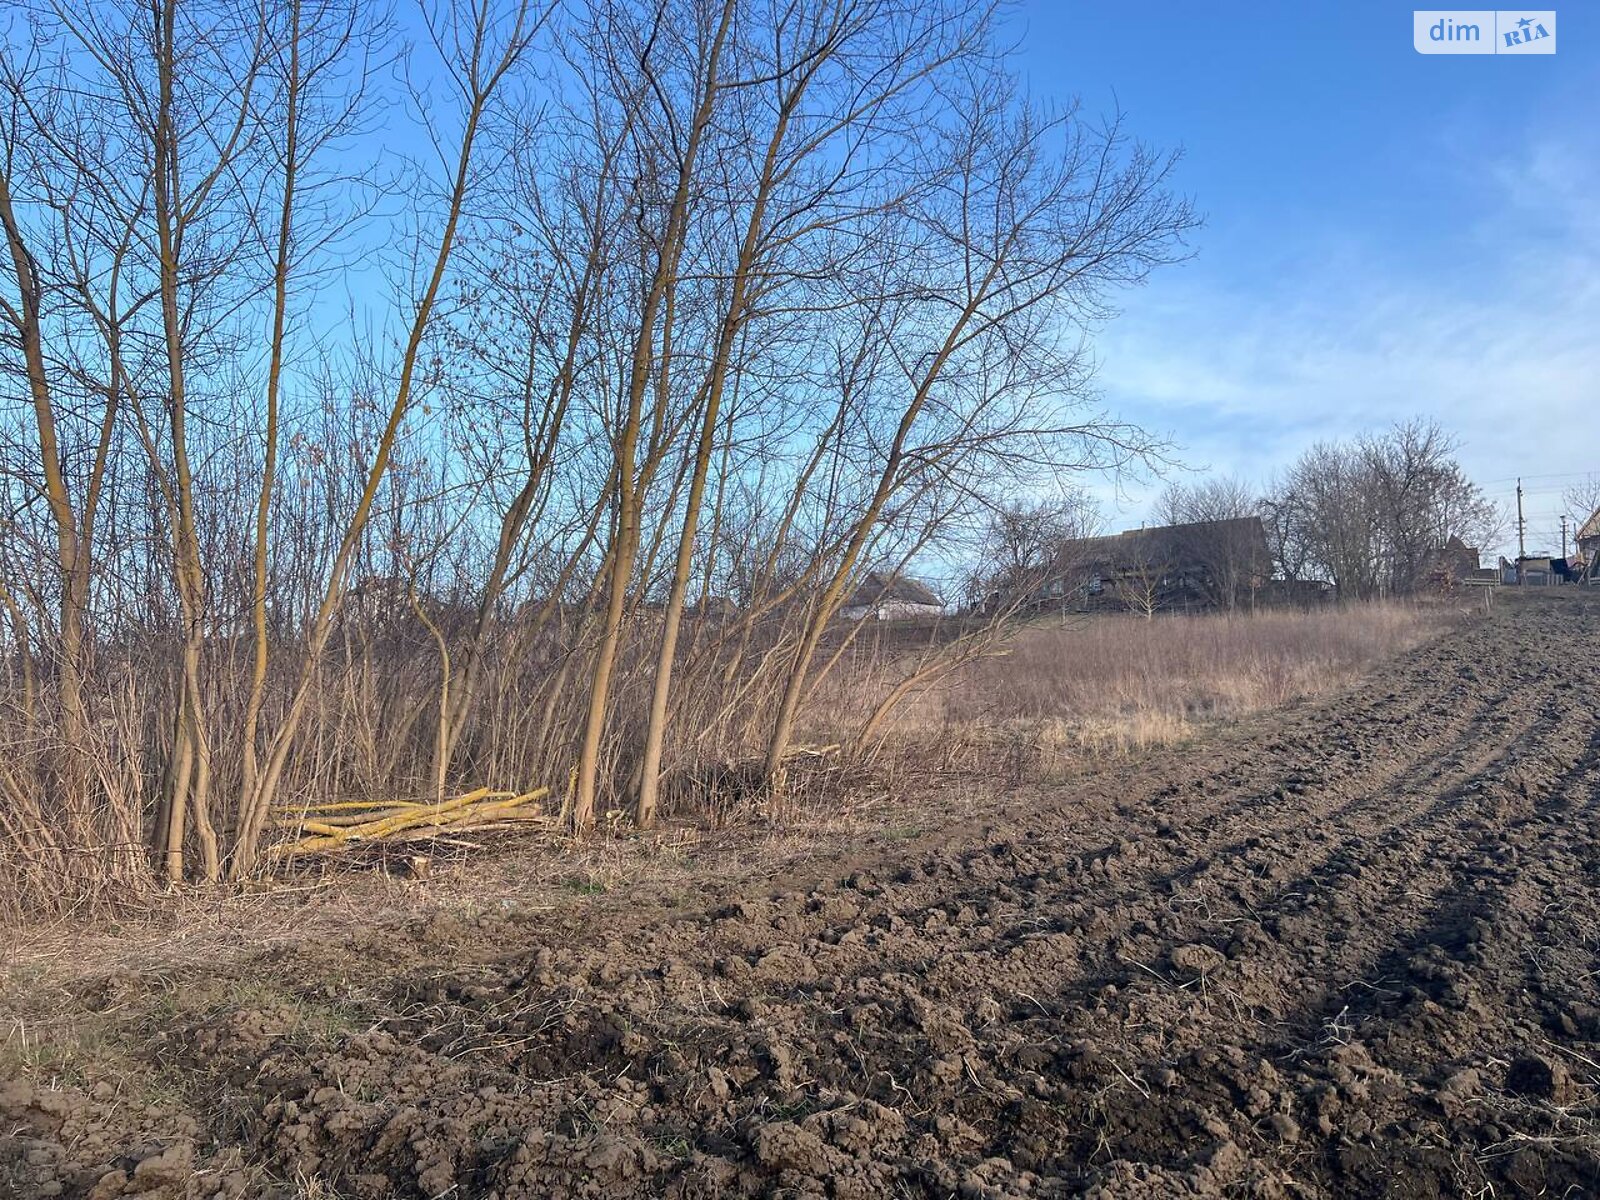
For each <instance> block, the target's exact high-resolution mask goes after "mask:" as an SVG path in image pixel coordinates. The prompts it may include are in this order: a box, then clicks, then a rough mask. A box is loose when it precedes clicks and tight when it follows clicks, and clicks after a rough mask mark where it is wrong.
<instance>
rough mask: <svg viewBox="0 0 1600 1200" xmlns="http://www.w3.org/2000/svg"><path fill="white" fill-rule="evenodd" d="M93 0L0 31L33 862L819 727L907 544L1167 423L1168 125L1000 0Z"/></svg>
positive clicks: (710, 752) (16, 703)
mask: <svg viewBox="0 0 1600 1200" xmlns="http://www.w3.org/2000/svg"><path fill="white" fill-rule="evenodd" d="M375 12H376V10H374V9H373V8H372V7H371V6H367V5H364V4H361V3H359V2H358V0H283V2H282V3H278V4H271V5H256V4H250V3H245V2H243V0H138V2H136V0H90V3H88V4H87V5H84V4H79V5H70V6H69V5H67V4H64V3H59V2H54V0H37V2H35V3H30V4H26V5H23V6H20V7H14V8H13V9H12V10H10V11H9V12H8V14H7V15H6V16H5V17H4V18H0V19H3V20H4V21H5V22H7V28H6V33H5V39H4V45H3V48H0V229H3V232H4V238H5V247H4V254H3V255H0V268H3V270H0V504H3V509H0V670H3V672H4V675H3V679H0V688H3V692H0V706H3V711H0V823H3V846H4V849H3V851H0V862H3V863H4V865H5V868H6V869H8V870H11V871H13V872H16V873H17V875H18V878H19V879H22V880H23V881H24V882H26V881H28V880H31V881H33V883H34V884H35V885H40V881H51V880H54V881H66V886H62V885H61V884H60V883H59V882H57V883H55V884H50V883H45V884H43V885H42V886H43V887H44V889H45V890H50V891H54V892H55V893H56V894H63V895H64V894H70V893H72V892H73V889H74V887H77V886H79V885H81V886H83V887H89V886H98V885H101V884H105V883H111V884H115V885H117V886H125V885H134V884H136V883H137V882H138V880H139V879H141V878H142V877H143V876H144V875H145V874H146V873H147V872H148V869H149V865H150V863H151V861H152V858H153V860H154V861H155V862H156V863H157V864H158V866H159V868H160V870H161V871H162V872H163V873H164V874H165V876H166V877H167V878H169V879H171V880H174V881H176V880H181V879H185V878H193V877H197V876H198V877H203V878H206V879H220V878H224V877H229V876H231V877H235V878H237V877H240V876H242V875H244V874H246V873H248V872H250V871H252V870H254V869H255V868H256V866H257V864H258V862H259V859H260V854H261V849H262V846H263V839H264V837H265V835H266V831H267V830H268V828H269V822H270V816H271V814H272V813H273V812H274V811H276V810H279V809H281V808H282V807H284V806H285V805H292V804H293V803H294V802H295V801H297V800H303V799H304V798H306V797H309V796H326V795H328V794H358V795H382V794H414V793H422V794H439V793H442V792H444V791H445V790H446V789H448V788H451V787H453V786H456V785H458V784H459V783H461V782H463V781H466V780H473V781H478V780H488V779H493V780H494V781H495V782H497V783H498V784H500V785H503V786H513V781H515V784H514V785H515V786H522V785H523V784H524V783H530V782H534V781H538V782H550V783H553V784H555V785H556V788H557V791H558V794H564V795H565V797H566V805H567V812H568V816H569V817H570V820H571V821H572V823H573V824H574V825H575V826H576V827H577V828H579V829H582V828H584V827H586V826H588V825H589V824H591V823H592V822H593V821H594V820H595V815H596V812H597V810H599V809H600V808H602V807H606V808H611V807H616V808H622V807H631V808H632V810H633V811H634V813H635V814H636V816H637V819H638V820H639V821H640V822H641V823H646V824H647V823H649V822H650V821H651V820H652V819H653V817H654V815H655V812H656V808H657V804H658V802H659V799H658V798H659V795H660V781H661V780H662V778H663V777H664V776H665V775H667V774H668V773H670V771H671V770H672V768H673V766H674V764H682V763H692V762H694V761H696V760H697V759H698V758H704V757H712V756H718V755H728V754H735V753H746V752H749V753H753V754H756V755H758V756H759V758H760V759H761V761H762V762H764V764H765V773H766V774H767V776H768V777H769V778H770V779H772V780H774V781H777V780H779V779H780V778H781V773H782V769H783V763H784V760H785V756H786V753H787V751H788V749H789V746H790V743H791V741H792V740H793V738H794V737H795V735H796V729H797V727H799V725H800V723H801V722H802V720H803V710H804V706H805V703H806V699H807V696H808V695H809V694H810V693H811V692H812V690H813V689H814V688H815V687H816V685H817V682H818V680H819V678H821V677H822V676H824V675H825V674H826V672H827V671H828V669H829V667H830V665H831V663H832V662H834V661H837V656H838V653H839V648H838V646H837V645H836V642H837V641H838V639H837V638H836V637H833V635H831V634H830V628H831V627H832V626H831V622H832V618H833V617H834V614H835V612H836V610H837V609H838V607H839V605H840V603H841V602H842V600H843V598H844V597H846V596H847V595H848V594H849V590H850V589H851V587H852V586H853V585H854V583H855V581H856V580H857V578H858V577H859V576H860V574H861V573H862V572H863V571H864V570H865V569H867V568H868V567H869V566H873V567H877V568H883V567H885V566H887V567H889V568H891V569H892V568H894V567H896V566H898V565H901V564H904V563H905V562H907V561H909V560H910V558H911V557H912V556H914V555H916V554H918V553H919V552H923V551H926V550H928V549H929V548H931V547H934V546H936V545H938V544H939V543H940V540H941V539H944V538H947V537H952V536H955V535H956V531H959V530H961V529H971V528H973V527H974V522H976V521H978V520H979V514H980V513H981V512H983V511H984V510H985V508H986V506H987V505H988V504H989V503H990V498H991V497H993V496H995V495H997V494H1003V493H1004V492H1005V491H1006V490H1007V489H1008V488H1016V487H1023V486H1031V485H1032V484H1034V483H1036V482H1037V481H1038V480H1039V479H1040V478H1041V477H1044V476H1050V477H1059V475H1060V474H1061V473H1063V472H1066V471H1070V470H1073V469H1078V468H1083V467H1099V466H1105V465H1108V464H1114V463H1116V462H1119V461H1122V460H1124V459H1126V458H1127V457H1128V456H1129V455H1136V454H1138V453H1139V452H1140V451H1141V448H1142V443H1141V441H1140V437H1139V435H1138V433H1137V431H1135V430H1130V429H1127V428H1125V427H1122V426H1119V425H1117V424H1115V423H1113V422H1110V421H1107V420H1105V419H1104V418H1103V417H1102V416H1100V415H1099V414H1098V413H1097V412H1095V411H1094V410H1093V409H1092V408H1091V407H1090V406H1089V405H1088V401H1087V392H1086V389H1085V386H1084V385H1085V376H1086V369H1085V360H1084V357H1083V354H1082V349H1081V347H1082V338H1083V334H1084V331H1085V330H1086V329H1087V328H1090V327H1092V325H1093V324H1094V323H1095V322H1096V321H1097V320H1099V319H1101V318H1103V317H1104V316H1105V315H1106V314H1107V311H1108V310H1107V301H1108V299H1109V297H1110V295H1111V293H1112V291H1113V290H1114V289H1116V288H1118V287H1121V286H1125V285H1127V284H1130V283H1134V282H1137V281H1138V280H1139V279H1141V278H1142V277H1143V276H1144V275H1145V273H1146V272H1148V271H1149V270H1150V269H1151V268H1152V267H1153V266H1155V265H1156V264H1158V263H1161V262H1163V261H1166V260H1168V259H1169V258H1171V257H1172V256H1173V255H1174V254H1175V253H1177V252H1178V251H1179V250H1180V248H1181V238H1182V236H1183V234H1184V232H1185V231H1186V230H1187V229H1188V228H1189V227H1190V226H1191V224H1192V221H1193V218H1192V216H1191V213H1190V211H1189V209H1188V208H1187V206H1186V205H1185V204H1184V203H1183V202H1182V201H1181V200H1178V199H1175V198H1174V197H1172V196H1171V195H1170V194H1169V193H1168V191H1167V190H1166V182H1165V181H1166V177H1167V173H1168V171H1169V169H1170V165H1171V164H1170V160H1169V159H1167V158H1164V157H1162V156H1159V155H1156V154H1153V153H1151V152H1150V151H1148V150H1146V149H1144V148H1143V147H1141V146H1139V145H1137V144H1135V143H1131V142H1130V141H1129V140H1128V139H1127V138H1126V137H1125V136H1124V134H1123V133H1122V131H1121V130H1120V128H1119V127H1118V126H1117V125H1116V124H1115V123H1110V124H1097V123H1094V122H1091V121H1089V120H1086V119H1085V118H1083V117H1082V116H1080V115H1079V114H1078V113H1077V112H1076V111H1074V110H1070V109H1069V110H1066V111H1051V110H1048V109H1045V108H1042V107H1040V106H1039V105H1037V104H1035V103H1033V102H1031V101H1029V100H1028V99H1026V98H1025V97H1024V96H1022V95H1021V94H1020V92H1019V91H1018V90H1017V87H1016V85H1015V83H1014V81H1013V79H1012V77H1011V76H1010V75H1009V74H1008V70H1007V64H1006V61H1005V56H1004V55H1003V53H1001V51H1000V49H999V48H998V43H997V41H996V38H995V32H994V28H993V16H994V15H993V12H992V11H991V10H990V9H989V8H988V7H987V6H986V5H984V4H981V3H973V2H971V0H935V2H934V3H925V2H921V0H919V2H916V3H913V2H911V0H823V2H822V3H800V2H798V0H793V2H788V3H785V2H784V0H776V2H767V0H762V2H758V3H751V2H750V0H590V2H588V3H575V4H573V5H572V6H570V7H566V8H556V7H545V6H542V5H539V4H536V3H534V2H533V0H425V2H424V3H423V4H422V6H421V7H420V9H418V10H417V11H416V12H414V13H405V14H402V15H401V16H400V17H399V18H397V19H392V20H391V18H389V17H387V16H377V15H374V13H375Z"/></svg>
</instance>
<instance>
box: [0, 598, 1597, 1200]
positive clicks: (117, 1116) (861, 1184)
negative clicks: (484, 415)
mask: <svg viewBox="0 0 1600 1200" xmlns="http://www.w3.org/2000/svg"><path fill="white" fill-rule="evenodd" d="M933 802H935V801H934V800H933V799H930V803H933ZM813 876H814V877H813V878H811V879H809V880H807V879H798V880H797V879H795V878H790V879H786V880H784V881H782V882H780V883H777V884H769V883H765V882H762V883H741V884H739V885H738V886H737V887H734V888H728V887H722V888H711V887H709V886H708V892H707V898H706V899H705V900H704V902H702V903H699V904H690V905H688V906H682V905H680V906H678V907H676V908H674V909H670V910H669V909H666V908H663V907H658V906H656V905H653V904H650V903H641V904H639V905H638V906H636V907H634V908H626V907H623V906H619V905H617V906H611V907H610V908H607V909H606V910H605V912H604V916H603V919H598V920H597V918H596V917H595V916H594V915H593V913H585V912H581V911H574V910H572V909H570V908H569V909H566V910H557V911H555V912H553V913H552V914H550V915H549V916H547V917H544V918H536V919H528V920H525V921H521V922H519V923H518V924H517V925H516V927H515V928H514V929H510V928H507V927H504V926H499V927H496V928H495V929H494V931H493V932H492V933H487V934H485V935H484V936H485V937H486V938H489V939H491V940H492V941H493V943H494V946H495V950H494V953H493V954H490V955H484V954H482V953H474V954H459V955H458V954H457V952H456V950H454V949H453V948H452V947H458V946H464V945H470V944H472V941H473V937H474V934H473V931H472V930H471V929H463V930H458V931H456V932H455V933H453V934H451V935H450V936H448V937H441V938H440V939H439V940H438V944H437V947H436V949H434V950H433V951H430V952H428V953H424V954H422V955H421V957H412V958H407V959H404V960H403V961H395V962H393V963H391V964H389V965H385V961H386V960H385V959H384V956H383V954H382V953H381V948H377V949H374V952H373V953H372V954H371V955H370V956H369V957H368V958H367V960H366V961H367V962H368V963H369V965H368V966H367V967H366V968H365V969H364V970H365V975H364V977H363V979H362V981H361V982H362V984H363V989H362V990H361V993H360V994H361V996H362V997H363V998H362V999H361V1000H359V1001H349V1000H340V999H339V997H340V996H345V995H347V994H348V988H346V984H347V982H348V977H349V975H350V972H351V971H352V970H355V971H357V972H358V973H359V972H361V971H362V970H363V969H362V968H359V967H356V968H353V967H352V965H351V964H352V963H359V962H361V961H362V950H363V943H362V941H361V935H360V934H359V933H355V934H352V935H351V937H350V938H349V939H347V940H346V942H345V943H344V944H341V945H339V946H336V947H334V946H318V947H307V948H306V949H305V950H304V951H303V952H302V953H300V954H298V955H297V956H296V958H295V961H296V962H297V963H298V964H300V965H299V966H297V968H296V970H297V971H301V972H303V974H302V975H301V976H300V978H301V979H302V982H303V987H302V988H301V989H300V991H299V993H298V994H297V995H295V996H293V997H292V1002H284V1001H282V1000H281V999H265V1000H262V1001H261V1002H259V1003H252V1002H250V1000H249V999H248V993H247V992H245V993H241V992H240V991H239V990H238V989H235V990H234V991H233V992H232V993H230V994H231V995H232V996H233V997H234V998H233V999H232V1000H231V1001H230V1002H229V1004H228V1005H227V1006H224V1007H221V1008H218V1009H216V1010H214V1011H208V1012H205V1013H203V1014H200V1015H196V1014H194V1013H193V1012H192V1011H189V1010H183V1011H181V1012H179V1013H178V1015H176V1016H173V1017H171V1018H170V1019H167V1018H164V1017H163V1016H162V1015H161V1014H162V1010H161V1008H160V1007H159V1005H158V1004H157V1002H156V1001H157V1000H158V999H159V995H160V993H161V992H163V991H168V992H170V991H173V990H181V989H182V988H184V987H185V986H188V984H187V983H186V980H189V981H194V980H201V979H204V978H205V977H206V973H207V969H206V967H205V966H204V965H203V964H197V965H196V966H194V967H193V968H190V969H189V970H188V972H187V974H185V973H182V972H180V973H177V974H175V975H174V974H170V973H169V974H167V975H164V976H163V977H162V978H161V979H160V980H157V981H150V980H136V981H133V982H130V981H128V980H127V979H119V980H116V981H111V982H107V983H105V984H104V985H98V986H102V987H103V990H104V993H105V994H104V995H103V996H101V995H98V994H97V993H96V991H95V987H96V986H97V985H92V984H86V985H85V995H84V1000H83V1002H84V1003H85V1005H87V1006H89V1007H94V1006H95V1005H96V1004H99V1005H100V1006H102V1007H108V1008H109V1007H111V1006H113V1005H121V1006H131V1011H136V1012H139V1013H140V1014H142V1015H141V1016H140V1017H139V1022H140V1023H139V1024H137V1025H136V1026H131V1027H130V1028H137V1029H138V1030H139V1031H141V1032H140V1037H142V1038H143V1039H144V1041H143V1042H140V1043H139V1044H138V1049H139V1052H140V1053H142V1054H144V1055H146V1056H147V1059H148V1061H149V1063H150V1071H151V1073H152V1077H153V1078H158V1079H161V1080H167V1081H170V1084H169V1092H168V1094H165V1095H163V1096H156V1097H151V1096H142V1097H140V1098H138V1099H134V1098H132V1097H130V1096H128V1095H126V1094H124V1092H123V1090H121V1088H120V1086H119V1087H118V1088H112V1087H108V1086H104V1085H102V1086H99V1087H97V1086H96V1081H95V1080H92V1079H81V1080H76V1081H57V1085H56V1086H52V1084H51V1081H50V1080H49V1079H46V1078H39V1077H35V1078H32V1079H18V1080H16V1081H14V1082H12V1083H10V1084H9V1085H0V1117H3V1120H4V1125H3V1128H0V1191H5V1192H6V1194H8V1195H16V1196H22V1197H35V1196H44V1195H54V1194H63V1193H64V1194H66V1195H92V1196H94V1197H96V1198H97V1200H98V1198H104V1197H111V1196H119V1195H136V1194H141V1195H149V1196H164V1195H173V1196H177V1195H185V1194H193V1195H212V1194H221V1195H285V1196H293V1195H300V1194H305V1195H319V1196H330V1195H338V1196H354V1197H385V1196H395V1197H419V1196H421V1197H445V1196H449V1197H460V1198H466V1197H499V1198H502V1200H509V1198H511V1197H547V1196H549V1197H578V1196H592V1197H615V1198H619V1200H625V1198H629V1197H646V1196H669V1197H679V1198H683V1200H688V1198H690V1197H721V1196H726V1197H735V1196H740V1197H742V1196H772V1197H801V1196H816V1197H839V1198H846V1197H850V1198H863V1200H864V1198H867V1197H896V1196H898V1197H940V1198H943V1197H954V1196H960V1197H973V1198H980V1197H981V1198H991V1197H992V1198H996V1200H998V1198H1001V1197H1031V1198H1036V1200H1045V1198H1050V1197H1066V1196H1098V1197H1108V1198H1109V1197H1128V1198H1132V1197H1152V1198H1154V1197H1174V1196H1190V1195H1196V1196H1251V1197H1263V1198H1266V1197H1378V1196H1394V1197H1433V1196H1452V1197H1454V1196H1460V1197H1480V1198H1485V1200H1487V1198H1489V1197H1496V1198H1499V1197H1512V1196H1519V1197H1520V1196H1529V1197H1532V1196H1550V1197H1579V1196H1591V1197H1592V1196H1600V1124H1597V1118H1600V1112H1597V1099H1600V1092H1597V1087H1600V1065H1597V1064H1600V596H1576V595H1571V594H1564V595H1559V596H1557V595H1552V596H1549V597H1542V596H1541V597H1530V598H1528V599H1527V600H1525V601H1521V600H1520V598H1512V599H1511V600H1509V601H1508V602H1505V603H1502V604H1501V605H1500V607H1499V609H1498V610H1497V612H1496V613H1495V614H1494V615H1493V616H1491V617H1488V618H1485V619H1483V620H1480V621H1476V622H1474V623H1472V624H1470V625H1469V626H1467V627H1465V628H1463V629H1461V630H1460V631H1457V632H1454V633H1451V634H1449V635H1447V636H1445V637H1443V638H1440V639H1438V640H1435V641H1433V642H1431V643H1429V644H1428V645H1426V646H1424V647H1422V648H1421V649H1419V650H1416V651H1413V652H1411V653H1409V654H1408V655H1406V656H1404V657H1403V658H1401V659H1400V660H1398V661H1394V662H1392V663H1389V664H1386V665H1385V666H1384V667H1383V669H1382V671H1381V673H1380V674H1379V675H1378V676H1376V677H1374V678H1369V679H1368V680H1367V682H1366V683H1365V684H1364V685H1363V686H1362V687H1361V688H1359V689H1358V690H1357V691H1356V692H1354V693H1353V694H1349V695H1345V696H1343V697H1340V698H1337V699H1335V700H1333V701H1329V702H1319V703H1317V704H1311V705H1305V706H1301V707H1296V708H1293V709H1290V710H1287V711H1284V712H1279V713H1274V714H1269V715H1267V716H1264V717H1261V718H1258V719H1253V720H1250V721H1247V722H1244V723H1241V724H1238V725H1235V726H1232V727H1230V728H1226V729H1219V730H1215V731H1212V732H1209V733H1207V734H1206V735H1205V736H1203V737H1202V738H1200V739H1198V740H1197V741H1195V742H1192V743H1190V744H1188V745H1185V746H1183V747H1180V748H1176V749H1170V750H1163V751H1160V752H1157V753H1153V754H1151V755H1149V756H1148V757H1146V758H1144V759H1142V760H1137V761H1126V760H1119V761H1115V762H1106V763H1103V764H1101V765H1099V766H1096V767H1093V768H1088V769H1085V770H1083V771H1082V772H1079V773H1077V774H1075V775H1073V776H1072V777H1071V778H1069V779H1067V780H1065V781H1063V782H1060V783H1056V784H1052V785H1051V786H1049V787H1042V786H1030V787H1027V788H1025V789H1022V790H1019V791H1018V792H1017V793H1016V794H1015V795H1013V796H1010V797H1007V798H1005V799H1004V800H1003V801H1002V802H1001V803H1000V804H999V805H998V806H997V807H995V808H994V810H993V815H992V816H991V817H990V818H988V819H986V820H984V821H982V822H980V823H978V824H967V825H964V826H958V827H955V828H950V829H946V830H944V831H943V832H942V833H941V834H939V835H938V836H937V837H930V838H924V839H922V840H921V841H903V842H899V843H885V844H883V845H881V846H879V847H877V848H869V849H864V850H862V851H861V853H860V854H859V855H858V856H857V857H856V859H855V860H853V861H833V862H823V863H819V864H815V865H814V870H813ZM248 968H249V962H248V960H247V961H246V962H245V963H243V964H232V965H230V966H229V967H228V968H227V969H228V971H229V972H231V973H232V975H233V976H234V977H235V978H237V977H238V976H239V974H240V972H242V971H247V970H248ZM341 988H346V990H345V991H341V990H340V989H341ZM152 997H154V998H155V999H152ZM180 1007H181V1006H180ZM318 1014H324V1015H329V1019H328V1020H327V1021H326V1022H324V1023H323V1024H320V1025H319V1023H318V1021H319V1016H318ZM334 1018H337V1019H334ZM123 1036H125V1037H132V1036H133V1035H132V1034H127V1033H125V1034H124V1035H123ZM8 1181H9V1182H8ZM7 1188H9V1191H6V1189H7Z"/></svg>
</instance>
